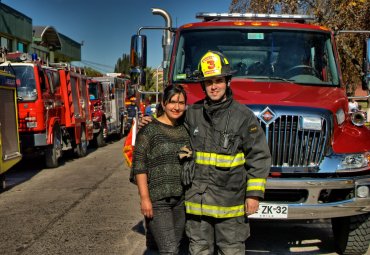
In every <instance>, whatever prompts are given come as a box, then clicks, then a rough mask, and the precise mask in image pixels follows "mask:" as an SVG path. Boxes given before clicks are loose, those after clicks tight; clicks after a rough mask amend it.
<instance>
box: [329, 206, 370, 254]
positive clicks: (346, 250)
mask: <svg viewBox="0 0 370 255" xmlns="http://www.w3.org/2000/svg"><path fill="white" fill-rule="evenodd" d="M332 228H333V234H334V242H335V246H336V249H337V252H338V253H339V254H343V255H349V254H351V255H354V254H366V251H367V250H368V248H369V244H370V213H367V214H361V215H355V216H349V217H342V218H333V219H332Z"/></svg>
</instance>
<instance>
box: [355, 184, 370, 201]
mask: <svg viewBox="0 0 370 255" xmlns="http://www.w3.org/2000/svg"><path fill="white" fill-rule="evenodd" d="M357 197H360V198H366V197H369V187H368V186H359V187H357Z"/></svg>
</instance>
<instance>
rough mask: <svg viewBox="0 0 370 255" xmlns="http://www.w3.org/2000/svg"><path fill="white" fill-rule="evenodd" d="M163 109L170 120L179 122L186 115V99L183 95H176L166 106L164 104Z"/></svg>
mask: <svg viewBox="0 0 370 255" xmlns="http://www.w3.org/2000/svg"><path fill="white" fill-rule="evenodd" d="M162 107H163V110H164V114H166V116H167V117H168V118H169V119H170V120H177V119H178V118H180V117H181V116H182V115H183V114H184V111H185V108H186V103H185V97H184V95H183V94H181V93H180V94H175V95H173V96H172V97H171V99H170V100H169V101H168V102H167V103H166V105H164V104H163V103H162Z"/></svg>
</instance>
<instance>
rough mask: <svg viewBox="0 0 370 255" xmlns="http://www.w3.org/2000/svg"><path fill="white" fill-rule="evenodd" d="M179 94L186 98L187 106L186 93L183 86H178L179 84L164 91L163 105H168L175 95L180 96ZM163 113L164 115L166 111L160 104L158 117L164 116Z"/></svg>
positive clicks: (169, 86)
mask: <svg viewBox="0 0 370 255" xmlns="http://www.w3.org/2000/svg"><path fill="white" fill-rule="evenodd" d="M178 94H182V95H183V96H184V99H185V104H186V101H187V97H186V91H185V89H184V88H183V87H182V86H181V85H178V84H175V85H168V86H167V87H166V88H165V89H164V91H163V96H162V103H163V104H164V105H166V104H168V102H169V101H170V100H171V98H172V97H173V96H174V95H178ZM163 113H164V109H163V107H162V104H158V106H157V117H159V116H161V115H163Z"/></svg>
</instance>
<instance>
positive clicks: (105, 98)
mask: <svg viewBox="0 0 370 255" xmlns="http://www.w3.org/2000/svg"><path fill="white" fill-rule="evenodd" d="M129 81H130V80H129V79H127V78H120V77H111V76H104V77H92V78H90V79H89V82H88V83H89V97H90V101H91V111H92V120H93V124H94V143H95V144H96V146H98V147H101V146H104V145H105V142H106V139H107V137H108V136H110V135H113V134H114V135H116V136H117V137H118V138H119V139H120V138H122V136H123V135H124V131H125V130H124V127H125V120H126V118H125V109H126V108H125V99H126V90H127V85H128V83H129Z"/></svg>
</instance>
